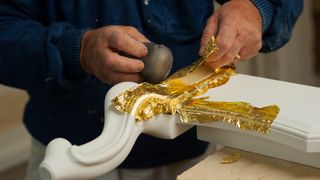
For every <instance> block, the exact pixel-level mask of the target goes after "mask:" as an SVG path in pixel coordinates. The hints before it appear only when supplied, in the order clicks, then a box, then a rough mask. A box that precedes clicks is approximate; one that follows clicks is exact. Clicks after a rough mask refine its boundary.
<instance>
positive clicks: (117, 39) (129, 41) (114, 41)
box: [108, 31, 148, 57]
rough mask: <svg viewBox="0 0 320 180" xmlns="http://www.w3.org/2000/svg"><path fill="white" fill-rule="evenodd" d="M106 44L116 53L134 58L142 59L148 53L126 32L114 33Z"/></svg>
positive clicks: (143, 46)
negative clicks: (126, 54) (119, 52)
mask: <svg viewBox="0 0 320 180" xmlns="http://www.w3.org/2000/svg"><path fill="white" fill-rule="evenodd" d="M108 44H109V46H110V47H112V48H115V49H117V50H118V51H124V52H126V53H128V54H130V55H132V56H135V57H144V56H146V55H147V53H148V49H147V48H146V46H145V45H144V44H143V43H142V42H139V41H137V40H136V39H134V38H132V37H131V36H129V35H128V34H127V33H126V32H121V31H114V32H113V33H112V35H111V37H110V39H109V42H108Z"/></svg>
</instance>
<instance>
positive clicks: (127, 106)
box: [112, 38, 279, 133]
mask: <svg viewBox="0 0 320 180" xmlns="http://www.w3.org/2000/svg"><path fill="white" fill-rule="evenodd" d="M217 50H218V47H217V45H216V43H215V39H214V38H212V39H211V40H210V42H209V43H208V46H207V48H206V49H205V52H204V55H203V57H202V58H200V59H199V60H198V61H196V62H195V63H193V64H192V65H190V66H187V67H185V68H183V69H181V70H179V71H177V72H176V73H174V74H173V75H171V76H170V77H169V78H167V79H166V80H165V81H163V82H161V83H160V84H149V83H141V84H139V85H137V86H136V87H134V88H131V89H128V90H126V91H125V92H122V93H120V94H119V95H118V96H117V97H116V98H115V99H113V100H112V103H113V106H114V107H115V108H116V109H117V110H119V111H122V112H127V113H131V114H133V115H134V116H135V117H136V119H137V120H138V121H140V120H148V119H150V118H152V117H153V116H154V115H158V114H161V113H166V114H172V115H173V114H175V113H179V115H180V119H181V121H182V122H184V123H195V122H196V123H204V122H216V121H223V122H227V123H230V124H233V125H236V126H237V127H239V128H241V129H244V130H254V131H257V132H260V133H267V132H268V130H269V127H270V126H271V123H272V122H273V120H274V119H275V118H276V116H277V114H278V113H279V108H278V106H276V105H272V106H267V107H263V108H257V107H254V106H252V105H250V104H249V103H245V102H213V101H208V100H206V99H205V98H195V97H196V96H199V95H201V94H203V93H205V92H207V91H208V90H209V89H211V88H214V87H217V86H221V85H223V84H225V83H227V82H228V80H229V79H230V77H231V76H232V75H234V74H236V71H235V66H234V65H228V66H224V67H220V68H217V69H215V70H212V69H210V68H208V67H206V66H204V65H203V62H204V61H205V59H206V58H207V57H208V56H209V55H210V54H212V53H214V52H216V51H217ZM133 107H135V108H134V110H133ZM133 111H134V112H133Z"/></svg>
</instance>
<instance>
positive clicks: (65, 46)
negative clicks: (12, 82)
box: [57, 29, 88, 78]
mask: <svg viewBox="0 0 320 180" xmlns="http://www.w3.org/2000/svg"><path fill="white" fill-rule="evenodd" d="M87 30H88V29H85V30H79V29H72V30H67V31H66V32H65V33H64V34H63V36H62V37H61V38H60V39H59V40H58V42H57V47H58V49H59V51H60V55H61V59H62V60H63V69H64V73H65V75H66V76H67V77H75V78H77V77H84V76H87V75H88V74H87V73H86V72H85V71H84V69H83V68H82V66H81V64H80V50H81V40H82V36H83V34H84V33H85V32H86V31H87Z"/></svg>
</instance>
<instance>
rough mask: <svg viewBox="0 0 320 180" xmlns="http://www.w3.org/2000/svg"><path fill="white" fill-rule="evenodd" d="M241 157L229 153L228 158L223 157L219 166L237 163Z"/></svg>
mask: <svg viewBox="0 0 320 180" xmlns="http://www.w3.org/2000/svg"><path fill="white" fill-rule="evenodd" d="M240 157H241V155H240V153H238V152H233V153H230V156H227V157H224V158H223V160H222V162H221V164H231V163H234V162H237V161H238V160H239V159H240Z"/></svg>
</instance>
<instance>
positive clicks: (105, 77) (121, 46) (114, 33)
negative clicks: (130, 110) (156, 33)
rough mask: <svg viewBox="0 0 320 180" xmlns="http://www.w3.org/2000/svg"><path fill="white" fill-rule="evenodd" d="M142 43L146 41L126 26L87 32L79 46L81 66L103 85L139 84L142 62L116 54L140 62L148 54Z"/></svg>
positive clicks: (137, 32) (138, 33) (107, 27)
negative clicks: (103, 83)
mask: <svg viewBox="0 0 320 180" xmlns="http://www.w3.org/2000/svg"><path fill="white" fill-rule="evenodd" d="M142 42H149V40H148V39H147V38H146V37H145V36H144V35H143V34H141V33H140V32H139V31H138V30H137V29H135V28H134V27H130V26H105V27H102V28H98V29H95V30H89V31H87V32H86V33H85V34H84V35H83V38H82V42H81V55H80V63H81V66H82V68H83V69H84V70H85V71H86V72H88V73H90V74H93V75H95V76H96V77H97V78H99V79H100V80H101V81H103V82H105V83H107V84H117V83H119V82H124V81H132V82H141V81H142V80H143V77H142V76H141V75H140V74H139V72H140V71H142V70H143V68H144V64H143V62H142V61H141V60H139V59H133V58H129V57H126V56H122V55H121V54H119V53H120V52H125V53H127V54H130V55H132V56H134V57H137V58H142V57H144V56H146V55H147V54H148V49H147V48H146V47H145V46H144V44H143V43H142Z"/></svg>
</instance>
